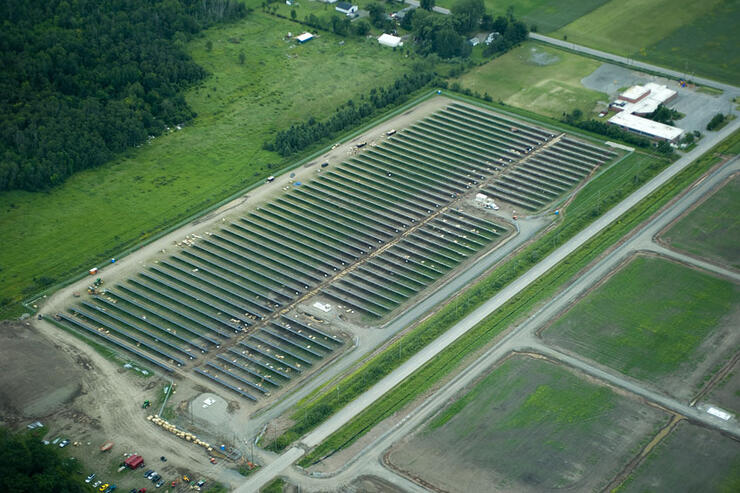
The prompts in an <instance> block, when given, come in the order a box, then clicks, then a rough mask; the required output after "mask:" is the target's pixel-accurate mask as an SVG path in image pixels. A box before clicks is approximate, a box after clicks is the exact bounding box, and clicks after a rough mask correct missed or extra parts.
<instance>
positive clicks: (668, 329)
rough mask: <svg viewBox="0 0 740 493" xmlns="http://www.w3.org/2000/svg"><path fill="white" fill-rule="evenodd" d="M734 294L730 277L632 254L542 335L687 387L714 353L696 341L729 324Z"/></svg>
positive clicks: (739, 295)
mask: <svg viewBox="0 0 740 493" xmlns="http://www.w3.org/2000/svg"><path fill="white" fill-rule="evenodd" d="M738 302H740V286H738V285H736V284H733V283H732V282H730V281H727V280H724V279H720V278H717V277H714V276H712V275H709V274H706V273H704V272H702V271H697V270H693V269H690V268H687V267H684V266H682V265H680V264H676V263H674V262H671V261H668V260H664V259H662V258H655V257H644V256H637V257H635V258H634V259H632V260H631V261H630V262H629V263H628V264H627V265H625V266H624V267H622V268H621V269H620V270H619V271H617V272H616V273H615V274H614V275H613V276H612V277H611V278H609V279H608V280H607V281H606V283H604V284H603V285H601V286H600V287H598V288H597V289H596V290H595V291H592V292H591V293H589V294H588V295H586V297H584V298H583V299H582V300H581V301H579V302H578V304H576V305H575V306H574V307H573V308H571V309H570V310H569V311H568V312H566V313H565V315H564V316H562V317H561V318H560V319H559V320H557V321H556V322H555V323H554V324H553V325H552V326H551V327H549V328H548V329H547V330H545V332H544V334H543V335H544V338H545V340H546V341H548V342H551V343H554V344H556V345H558V346H561V347H564V348H566V349H568V350H571V351H574V352H577V353H578V354H581V355H583V356H585V357H587V358H590V359H593V360H595V361H597V362H599V363H601V364H604V365H606V366H608V367H610V368H614V369H616V370H618V371H620V372H622V373H625V374H627V375H630V376H632V377H635V378H638V379H641V380H646V381H650V382H654V383H658V384H660V386H661V388H663V389H664V390H665V391H667V392H673V393H675V392H677V390H676V389H675V387H679V388H682V389H684V391H686V387H690V386H693V384H695V383H696V381H697V380H701V377H702V376H704V375H694V372H695V370H696V365H697V363H698V362H699V361H702V360H704V359H705V358H713V357H715V356H719V355H716V354H712V355H710V354H707V353H708V352H710V351H711V349H710V348H708V347H705V345H703V343H704V342H705V341H706V340H707V339H709V338H710V335H713V333H724V332H726V331H728V330H729V331H732V328H731V327H732V324H733V323H734V322H733V321H732V320H731V319H730V318H731V317H734V316H735V315H737V311H738V310H737V308H738ZM733 314H734V315H733ZM718 344H719V343H718ZM720 349H723V348H720ZM730 349H731V348H730ZM716 352H720V351H719V350H717V351H716Z"/></svg>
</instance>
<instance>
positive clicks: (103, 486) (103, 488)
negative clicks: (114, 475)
mask: <svg viewBox="0 0 740 493" xmlns="http://www.w3.org/2000/svg"><path fill="white" fill-rule="evenodd" d="M108 486H110V484H108V483H104V484H101V485H100V488H98V491H105V490H106V488H108Z"/></svg>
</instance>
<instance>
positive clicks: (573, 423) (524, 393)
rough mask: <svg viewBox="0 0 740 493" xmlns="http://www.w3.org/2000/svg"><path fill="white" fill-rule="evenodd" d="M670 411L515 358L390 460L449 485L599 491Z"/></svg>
mask: <svg viewBox="0 0 740 493" xmlns="http://www.w3.org/2000/svg"><path fill="white" fill-rule="evenodd" d="M665 419H666V415H665V414H663V413H662V412H660V411H658V410H657V409H654V408H651V407H648V406H645V405H643V404H640V403H638V402H637V401H633V400H631V399H628V398H626V397H623V396H621V395H619V394H616V393H614V392H613V391H612V390H610V389H609V388H607V387H604V386H601V385H598V384H594V383H591V382H588V381H586V380H584V379H582V378H581V377H579V376H578V375H576V374H574V373H572V372H571V371H569V370H567V369H565V368H563V367H561V366H559V365H555V364H553V363H551V362H548V361H543V360H539V359H533V358H530V357H527V356H513V357H511V358H510V359H508V360H506V361H505V362H504V363H503V364H502V365H501V366H499V367H498V368H496V369H494V370H493V371H492V372H491V373H489V374H488V375H487V376H486V377H485V378H484V379H483V380H481V381H480V382H479V383H477V384H476V385H475V386H473V387H472V388H471V389H470V390H469V391H467V393H466V394H465V395H463V396H461V398H460V399H459V400H456V401H455V402H453V403H452V404H450V405H449V406H448V407H447V408H446V409H444V410H443V411H442V412H441V413H440V414H439V415H437V416H436V417H435V418H434V419H432V420H431V421H429V422H428V423H427V424H426V425H425V426H424V427H423V428H421V429H420V431H419V432H417V434H416V435H413V436H412V437H411V438H409V439H408V440H406V441H404V442H402V443H401V444H400V445H397V446H396V447H395V448H394V449H392V451H391V453H390V455H389V458H388V460H389V462H390V463H391V464H392V465H393V466H394V467H395V468H397V469H399V470H401V471H403V472H404V473H405V474H407V475H412V476H414V477H418V478H421V479H422V480H424V481H426V482H428V483H431V484H432V485H434V486H435V487H438V488H441V489H443V490H446V491H547V490H553V489H557V490H564V489H568V490H572V491H593V490H597V489H599V488H601V487H604V486H605V484H606V483H608V481H609V480H610V479H611V477H612V476H613V475H614V474H616V473H617V472H618V471H619V470H620V468H622V467H624V465H625V464H626V463H627V462H628V461H629V459H630V458H631V455H632V454H633V453H634V448H635V447H637V446H638V445H639V444H641V443H642V442H644V441H645V440H647V439H648V437H649V436H650V433H651V432H652V431H653V430H654V429H655V428H656V427H658V426H660V424H661V422H662V421H665Z"/></svg>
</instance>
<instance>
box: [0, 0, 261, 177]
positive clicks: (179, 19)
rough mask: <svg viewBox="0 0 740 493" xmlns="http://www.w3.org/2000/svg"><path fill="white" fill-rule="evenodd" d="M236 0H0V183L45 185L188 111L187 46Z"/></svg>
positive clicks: (190, 69) (191, 79) (238, 9)
mask: <svg viewBox="0 0 740 493" xmlns="http://www.w3.org/2000/svg"><path fill="white" fill-rule="evenodd" d="M246 13H247V9H246V8H245V7H244V5H243V4H242V3H240V2H238V1H235V0H126V1H124V2H101V1H97V0H75V1H68V0H24V1H23V2H13V1H9V2H2V3H0V24H2V26H3V28H2V29H0V66H2V67H3V69H2V71H0V114H2V115H3V118H2V119H0V190H10V189H23V190H30V191H36V190H44V189H47V188H49V187H52V186H54V185H57V184H59V183H62V182H63V181H64V180H65V179H66V178H67V177H69V176H70V175H71V174H73V173H75V172H76V171H80V170H83V169H86V168H91V167H95V166H98V165H100V164H102V163H104V162H106V161H108V160H109V159H111V158H112V157H113V156H114V155H115V154H116V153H118V152H121V151H122V150H124V149H126V148H129V147H132V146H136V145H139V144H141V143H143V142H145V141H146V139H147V137H148V136H150V135H151V136H157V135H160V134H161V133H162V132H163V131H164V129H165V127H166V126H168V125H171V126H174V125H176V124H179V123H183V122H186V121H188V120H190V119H192V118H193V117H194V116H195V114H194V112H193V111H192V110H191V109H190V108H189V107H188V105H187V103H186V102H185V100H184V98H183V97H182V90H183V89H184V88H185V87H188V86H189V85H192V84H193V83H195V82H197V81H199V80H201V79H202V78H204V77H205V75H206V73H205V71H204V70H203V69H202V68H201V67H199V66H198V65H196V64H195V62H193V60H192V59H191V58H190V57H189V56H188V55H187V54H186V53H185V51H184V45H185V43H186V42H187V41H188V40H189V39H190V38H191V37H192V36H193V35H195V34H197V33H198V32H199V31H201V30H202V29H204V28H206V27H208V26H210V25H213V24H214V23H218V22H223V21H227V20H231V19H237V18H242V17H244V16H245V15H246Z"/></svg>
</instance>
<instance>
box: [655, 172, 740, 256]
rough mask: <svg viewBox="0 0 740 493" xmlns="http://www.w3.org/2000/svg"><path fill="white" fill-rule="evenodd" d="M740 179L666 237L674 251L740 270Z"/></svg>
mask: <svg viewBox="0 0 740 493" xmlns="http://www.w3.org/2000/svg"><path fill="white" fill-rule="evenodd" d="M738 210H740V177H737V176H736V177H735V178H733V179H732V180H730V181H729V182H727V184H725V185H724V186H723V187H722V188H720V189H719V190H718V191H717V192H716V193H714V195H712V196H711V197H709V198H708V199H707V200H705V201H704V202H703V203H702V204H701V205H699V207H697V208H696V209H694V210H693V211H691V212H690V213H688V214H687V215H686V216H684V217H683V218H682V219H681V220H680V221H678V222H677V223H676V224H675V225H674V226H673V227H672V228H671V229H669V230H668V231H666V232H665V233H664V234H663V235H662V237H661V238H662V239H663V241H665V242H666V243H668V244H669V245H670V246H671V248H675V249H678V250H683V251H684V252H687V253H690V254H692V255H696V256H698V257H703V258H705V259H707V260H710V261H712V262H717V263H720V264H724V265H729V266H730V267H734V268H736V269H740V219H739V218H738Z"/></svg>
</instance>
